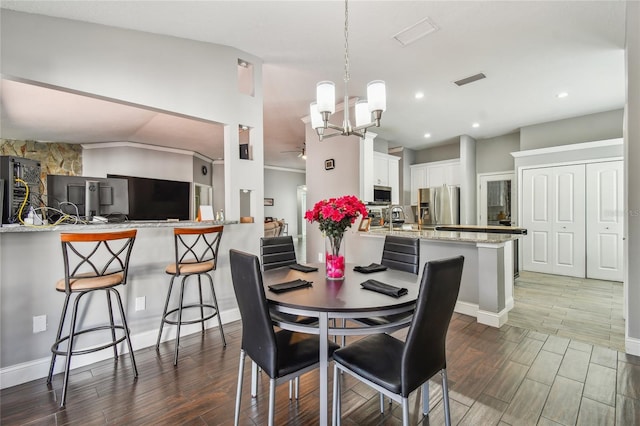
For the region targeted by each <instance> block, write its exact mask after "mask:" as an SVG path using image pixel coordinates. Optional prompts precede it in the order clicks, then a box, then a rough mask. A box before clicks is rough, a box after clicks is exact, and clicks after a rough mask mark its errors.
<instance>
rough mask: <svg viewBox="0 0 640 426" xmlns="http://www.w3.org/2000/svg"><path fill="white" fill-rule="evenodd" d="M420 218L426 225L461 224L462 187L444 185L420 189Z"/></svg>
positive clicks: (420, 221)
mask: <svg viewBox="0 0 640 426" xmlns="http://www.w3.org/2000/svg"><path fill="white" fill-rule="evenodd" d="M418 219H419V223H421V224H422V225H426V226H435V225H459V224H460V187H457V186H452V185H442V186H437V187H433V188H422V189H419V190H418Z"/></svg>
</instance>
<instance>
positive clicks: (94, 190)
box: [47, 175, 129, 217]
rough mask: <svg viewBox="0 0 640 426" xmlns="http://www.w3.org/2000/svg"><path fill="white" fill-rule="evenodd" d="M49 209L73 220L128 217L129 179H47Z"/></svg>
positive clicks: (49, 177) (64, 177) (62, 177)
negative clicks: (78, 218) (111, 216)
mask: <svg viewBox="0 0 640 426" xmlns="http://www.w3.org/2000/svg"><path fill="white" fill-rule="evenodd" d="M87 189H88V190H89V195H90V196H89V197H87ZM87 204H89V208H88V209H87ZM47 206H48V207H52V208H54V209H58V210H61V211H62V212H63V213H66V214H68V215H71V216H80V217H87V216H89V217H90V216H96V215H100V216H109V215H115V214H123V215H128V214H129V195H128V182H127V181H126V180H125V179H112V178H97V177H89V176H67V175H47Z"/></svg>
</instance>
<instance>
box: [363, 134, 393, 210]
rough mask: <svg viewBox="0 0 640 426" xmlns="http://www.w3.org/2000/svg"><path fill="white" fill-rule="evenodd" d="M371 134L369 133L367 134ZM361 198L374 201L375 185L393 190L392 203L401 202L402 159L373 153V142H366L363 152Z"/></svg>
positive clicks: (364, 142)
mask: <svg viewBox="0 0 640 426" xmlns="http://www.w3.org/2000/svg"><path fill="white" fill-rule="evenodd" d="M367 133H369V132H367ZM361 153H362V154H361V161H362V165H363V167H362V175H361V179H362V180H361V198H362V199H363V201H365V202H366V201H373V187H374V185H380V186H388V187H390V188H391V202H392V203H393V204H399V202H400V157H396V156H395V155H389V154H385V153H382V152H376V151H373V140H364V141H363V144H362V150H361Z"/></svg>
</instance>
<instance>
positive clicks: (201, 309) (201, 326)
mask: <svg viewBox="0 0 640 426" xmlns="http://www.w3.org/2000/svg"><path fill="white" fill-rule="evenodd" d="M207 275H208V274H207ZM198 295H199V296H200V318H204V306H202V304H203V303H204V302H203V301H202V279H201V277H200V274H198ZM200 328H201V329H202V334H204V319H203V320H202V321H201V322H200Z"/></svg>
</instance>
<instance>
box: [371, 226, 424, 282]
mask: <svg viewBox="0 0 640 426" xmlns="http://www.w3.org/2000/svg"><path fill="white" fill-rule="evenodd" d="M380 264H381V265H384V266H386V267H388V268H391V269H396V270H398V271H405V272H411V273H412V274H416V275H418V273H419V272H420V240H419V239H418V238H408V237H397V236H395V235H387V236H386V237H385V239H384V247H383V248H382V260H381V261H380Z"/></svg>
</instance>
